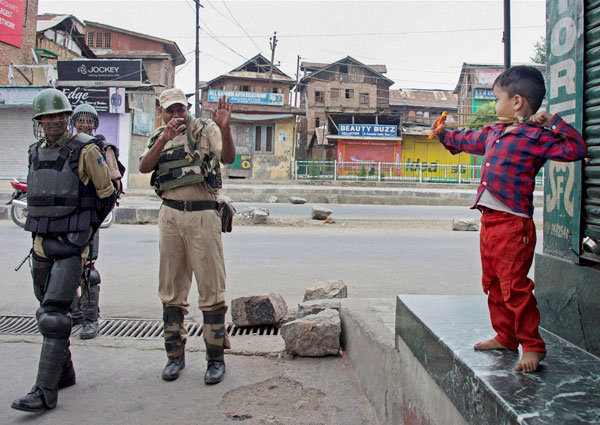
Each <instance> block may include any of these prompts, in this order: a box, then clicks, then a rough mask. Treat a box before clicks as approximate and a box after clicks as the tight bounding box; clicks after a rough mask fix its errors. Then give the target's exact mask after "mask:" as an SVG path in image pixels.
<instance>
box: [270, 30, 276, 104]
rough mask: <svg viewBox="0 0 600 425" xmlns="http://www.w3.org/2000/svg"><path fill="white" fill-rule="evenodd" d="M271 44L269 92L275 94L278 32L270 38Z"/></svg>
mask: <svg viewBox="0 0 600 425" xmlns="http://www.w3.org/2000/svg"><path fill="white" fill-rule="evenodd" d="M270 43H271V71H270V72H269V91H270V92H271V93H273V66H274V65H273V61H274V60H275V47H277V31H275V32H273V37H271V38H270Z"/></svg>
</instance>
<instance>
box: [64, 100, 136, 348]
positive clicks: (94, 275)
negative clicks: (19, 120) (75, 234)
mask: <svg viewBox="0 0 600 425" xmlns="http://www.w3.org/2000/svg"><path fill="white" fill-rule="evenodd" d="M99 124H100V120H99V117H98V112H97V111H96V109H95V108H94V107H93V106H92V105H89V104H87V103H84V104H81V105H79V106H77V107H76V108H75V110H74V111H73V115H71V128H73V129H74V130H75V131H76V132H77V134H79V133H83V134H87V135H88V136H93V135H94V132H95V131H96V130H97V129H98V125H99ZM95 137H96V138H97V139H100V141H101V142H102V145H103V148H104V156H105V158H106V165H107V166H108V170H109V172H110V178H111V179H112V181H113V185H114V186H115V187H116V188H118V189H119V192H121V188H122V184H121V177H122V176H123V173H124V171H125V167H124V166H123V165H122V164H121V163H120V162H119V161H118V158H119V149H118V148H117V147H116V146H115V145H113V144H112V143H109V142H107V141H106V139H105V138H104V136H102V135H100V134H96V136H95ZM99 248H100V232H99V231H97V232H96V233H95V235H94V238H93V239H92V242H91V243H90V248H89V254H88V257H87V261H86V263H85V265H84V273H83V277H82V280H81V288H80V294H81V296H78V295H75V297H74V299H73V304H72V305H71V319H72V321H73V325H77V324H81V325H83V326H82V328H81V331H80V332H79V338H81V339H92V338H95V337H96V336H97V335H98V329H99V327H98V315H99V312H100V282H101V279H100V273H98V270H97V269H96V260H97V259H98V250H99Z"/></svg>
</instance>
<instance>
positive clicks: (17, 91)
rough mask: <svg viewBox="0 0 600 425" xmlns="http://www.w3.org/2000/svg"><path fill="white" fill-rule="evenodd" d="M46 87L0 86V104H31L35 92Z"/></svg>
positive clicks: (35, 94)
mask: <svg viewBox="0 0 600 425" xmlns="http://www.w3.org/2000/svg"><path fill="white" fill-rule="evenodd" d="M1 1H2V0H0V2H1ZM46 88H47V87H0V105H32V104H33V99H35V97H36V96H37V94H38V93H39V92H40V91H42V90H44V89H46Z"/></svg>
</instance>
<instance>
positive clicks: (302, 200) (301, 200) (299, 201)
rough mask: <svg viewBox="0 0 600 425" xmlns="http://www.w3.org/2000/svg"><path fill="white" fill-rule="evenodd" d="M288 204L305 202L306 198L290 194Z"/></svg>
mask: <svg viewBox="0 0 600 425" xmlns="http://www.w3.org/2000/svg"><path fill="white" fill-rule="evenodd" d="M290 204H306V199H304V198H299V197H297V196H290Z"/></svg>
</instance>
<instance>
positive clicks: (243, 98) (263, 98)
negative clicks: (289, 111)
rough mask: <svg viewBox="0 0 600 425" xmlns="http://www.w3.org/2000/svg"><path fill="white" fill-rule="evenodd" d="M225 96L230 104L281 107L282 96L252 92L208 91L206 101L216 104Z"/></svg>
mask: <svg viewBox="0 0 600 425" xmlns="http://www.w3.org/2000/svg"><path fill="white" fill-rule="evenodd" d="M223 96H225V97H226V98H228V99H229V101H230V102H231V103H240V104H246V105H270V106H283V95H282V94H280V93H265V92H253V91H233V90H209V91H208V101H209V102H213V103H216V102H217V101H218V100H219V98H221V97H223Z"/></svg>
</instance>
